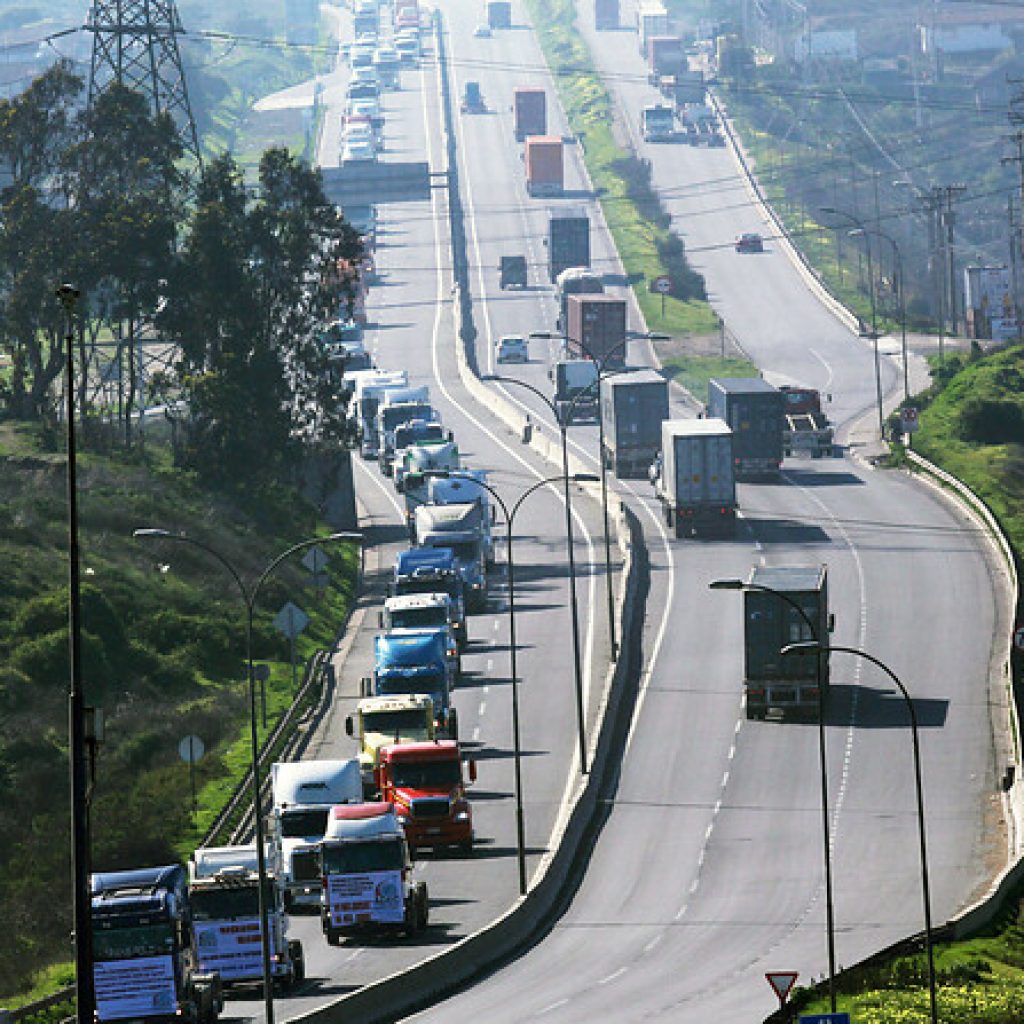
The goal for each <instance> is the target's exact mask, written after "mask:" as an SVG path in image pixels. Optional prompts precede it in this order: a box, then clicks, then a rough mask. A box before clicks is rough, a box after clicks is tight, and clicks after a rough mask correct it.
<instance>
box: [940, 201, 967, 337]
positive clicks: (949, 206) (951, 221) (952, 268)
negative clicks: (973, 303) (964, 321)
mask: <svg viewBox="0 0 1024 1024" xmlns="http://www.w3.org/2000/svg"><path fill="white" fill-rule="evenodd" d="M942 191H943V192H944V193H945V196H944V199H945V207H944V209H943V211H942V222H943V223H944V224H945V226H946V258H947V260H948V261H949V324H950V327H949V330H950V334H956V333H957V326H958V322H957V316H956V313H957V302H956V291H957V289H956V249H955V247H954V244H953V228H954V226H955V224H956V212H955V211H954V209H953V204H954V203H955V202H956V201H957V200H958V199H959V198H960V197H961V196H962V195H963V194H964V193H965V192H966V191H967V186H966V185H944V186H943V188H942Z"/></svg>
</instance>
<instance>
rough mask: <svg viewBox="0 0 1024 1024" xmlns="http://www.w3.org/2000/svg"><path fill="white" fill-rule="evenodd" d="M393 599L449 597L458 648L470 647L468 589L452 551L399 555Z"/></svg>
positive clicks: (415, 551) (415, 550)
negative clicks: (437, 595)
mask: <svg viewBox="0 0 1024 1024" xmlns="http://www.w3.org/2000/svg"><path fill="white" fill-rule="evenodd" d="M389 589H390V596H391V597H402V596H403V595H406V594H447V595H448V596H449V597H450V598H451V601H452V608H453V613H454V615H455V635H456V638H457V640H458V641H459V646H460V647H462V648H463V649H465V647H466V646H467V645H468V643H469V633H468V630H467V629H466V601H465V586H464V585H463V582H462V576H461V574H460V573H459V570H458V567H457V566H456V564H455V552H454V551H452V550H451V548H409V549H408V550H406V551H400V552H399V553H398V555H397V556H396V558H395V567H394V571H393V573H392V579H391V585H390V588H389Z"/></svg>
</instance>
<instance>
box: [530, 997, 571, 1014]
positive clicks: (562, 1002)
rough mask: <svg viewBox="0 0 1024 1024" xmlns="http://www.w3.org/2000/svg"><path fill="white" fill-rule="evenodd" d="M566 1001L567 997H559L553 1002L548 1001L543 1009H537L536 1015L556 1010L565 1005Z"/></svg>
mask: <svg viewBox="0 0 1024 1024" xmlns="http://www.w3.org/2000/svg"><path fill="white" fill-rule="evenodd" d="M568 1002H569V1000H568V999H559V1000H557V1001H556V1002H554V1003H548V1005H547V1006H545V1007H544V1009H543V1010H538V1011H537V1016H538V1017H540V1016H541V1015H542V1014H545V1013H551V1011H552V1010H558V1009H560V1008H561V1007H563V1006H566V1005H567V1004H568Z"/></svg>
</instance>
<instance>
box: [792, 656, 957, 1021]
mask: <svg viewBox="0 0 1024 1024" xmlns="http://www.w3.org/2000/svg"><path fill="white" fill-rule="evenodd" d="M812 648H816V649H817V651H818V656H819V657H820V656H821V651H822V648H821V645H820V644H818V643H817V642H814V643H809V644H808V643H799V644H788V645H787V646H785V647H783V649H782V653H783V655H786V654H790V653H795V652H801V651H809V650H811V649H812ZM828 651H829V653H830V654H831V653H837V654H853V655H855V656H856V657H858V658H863V659H864V660H865V661H869V662H871V664H872V665H875V666H877V667H878V668H880V669H881V670H882V671H883V672H884V673H885V674H886V675H887V676H888V677H889V678H890V679H891V680H892V681H893V683H894V684H895V685H896V688H897V689H898V690H899V691H900V696H902V698H903V702H904V704H906V706H907V712H908V714H909V716H910V741H911V745H912V748H913V753H914V786H915V790H916V794H917V841H918V854H919V857H920V861H921V899H922V902H923V903H924V942H925V950H926V953H927V958H928V998H929V1007H930V1010H931V1024H938V1021H939V1011H938V1002H937V999H936V991H935V956H934V951H933V949H932V900H931V884H930V882H929V879H928V845H927V839H926V836H925V824H924V785H923V783H922V777H921V744H920V740H919V738H918V727H917V711H916V710H915V708H914V702H913V700H911V697H910V694H909V693H908V692H907V688H906V687H905V686H904V685H903V683H902V682H901V681H900V679H899V677H898V676H897V675H896V673H895V672H893V670H892V669H891V668H889V666H888V665H886V664H885V663H884V662H883V661H881V660H880V659H878V658H876V657H875V656H874V655H872V654H868V653H867V651H862V650H859V649H858V648H856V647H833V646H830V647H829V648H828Z"/></svg>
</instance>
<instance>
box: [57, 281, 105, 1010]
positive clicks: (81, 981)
mask: <svg viewBox="0 0 1024 1024" xmlns="http://www.w3.org/2000/svg"><path fill="white" fill-rule="evenodd" d="M56 295H57V298H58V299H59V300H60V304H61V306H62V307H63V309H64V319H65V336H64V343H65V347H66V350H65V353H64V402H65V414H64V415H65V418H66V420H67V422H66V423H65V424H64V426H65V431H66V434H65V436H66V439H67V449H68V454H67V459H68V463H67V501H68V657H69V664H70V676H71V678H70V690H69V694H68V731H69V737H68V747H69V750H68V756H69V758H70V761H71V764H70V773H71V882H72V887H73V890H74V922H75V996H76V1011H75V1012H76V1016H77V1019H78V1022H79V1024H93V1016H94V1011H95V1006H96V983H95V980H94V978H93V964H92V913H91V911H92V906H91V897H90V891H89V868H90V865H89V808H88V796H87V792H88V780H87V778H86V765H85V756H86V752H85V746H86V744H85V714H86V712H85V693H84V691H83V686H82V592H81V575H80V564H79V563H80V551H79V544H78V450H77V440H76V436H75V358H74V353H75V307H76V306H77V304H78V299H79V296H80V292H79V290H78V289H77V288H75V287H74V286H73V285H70V284H63V285H61V286H60V287H59V288H58V289H57V292H56Z"/></svg>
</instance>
